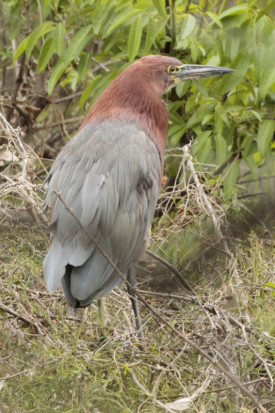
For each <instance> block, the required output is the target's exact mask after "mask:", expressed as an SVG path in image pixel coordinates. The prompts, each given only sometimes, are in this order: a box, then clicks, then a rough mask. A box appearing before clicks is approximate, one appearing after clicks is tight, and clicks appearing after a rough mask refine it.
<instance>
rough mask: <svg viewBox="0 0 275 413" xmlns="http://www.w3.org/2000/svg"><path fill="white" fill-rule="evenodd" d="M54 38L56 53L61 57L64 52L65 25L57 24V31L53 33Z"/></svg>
mask: <svg viewBox="0 0 275 413" xmlns="http://www.w3.org/2000/svg"><path fill="white" fill-rule="evenodd" d="M53 38H54V42H55V51H56V53H57V54H58V56H60V55H61V53H62V50H63V45H64V39H65V27H64V24H63V23H58V24H57V26H56V28H55V31H54V33H53Z"/></svg>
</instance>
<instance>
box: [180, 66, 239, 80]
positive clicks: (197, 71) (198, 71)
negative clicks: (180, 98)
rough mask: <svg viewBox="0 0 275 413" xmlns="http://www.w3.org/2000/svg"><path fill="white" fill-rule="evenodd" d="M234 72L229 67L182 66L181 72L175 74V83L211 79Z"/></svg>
mask: <svg viewBox="0 0 275 413" xmlns="http://www.w3.org/2000/svg"><path fill="white" fill-rule="evenodd" d="M231 72H234V70H232V69H228V68H227V67H219V66H202V65H182V66H181V68H180V70H179V72H177V73H175V74H173V78H174V80H175V83H179V82H182V81H183V80H188V79H200V78H201V77H211V76H219V75H226V74H227V73H231Z"/></svg>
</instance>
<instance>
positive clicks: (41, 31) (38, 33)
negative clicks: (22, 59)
mask: <svg viewBox="0 0 275 413" xmlns="http://www.w3.org/2000/svg"><path fill="white" fill-rule="evenodd" d="M53 29H54V27H53V22H45V23H42V24H41V25H40V26H38V27H37V28H36V29H35V30H34V31H33V32H32V34H31V35H30V36H29V41H28V44H27V48H26V55H27V58H29V57H30V55H31V52H32V50H33V48H34V46H35V45H36V43H37V42H38V40H39V39H40V38H41V37H42V36H44V35H45V34H47V33H49V32H50V31H52V30H53Z"/></svg>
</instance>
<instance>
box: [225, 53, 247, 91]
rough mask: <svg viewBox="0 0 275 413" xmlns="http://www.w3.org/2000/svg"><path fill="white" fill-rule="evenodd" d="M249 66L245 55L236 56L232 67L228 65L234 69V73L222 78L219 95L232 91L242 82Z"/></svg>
mask: <svg viewBox="0 0 275 413" xmlns="http://www.w3.org/2000/svg"><path fill="white" fill-rule="evenodd" d="M249 64H250V61H249V59H248V58H247V56H246V55H245V54H244V55H240V56H238V57H237V58H236V60H235V61H234V62H233V63H232V65H230V66H231V68H232V69H233V68H234V69H235V72H233V73H232V74H229V75H226V76H224V77H223V80H222V82H221V86H220V89H219V93H220V94H223V93H227V92H229V91H232V89H233V88H234V87H235V86H237V85H238V84H239V83H240V82H241V81H242V80H243V78H244V76H245V75H246V72H247V69H248V66H249Z"/></svg>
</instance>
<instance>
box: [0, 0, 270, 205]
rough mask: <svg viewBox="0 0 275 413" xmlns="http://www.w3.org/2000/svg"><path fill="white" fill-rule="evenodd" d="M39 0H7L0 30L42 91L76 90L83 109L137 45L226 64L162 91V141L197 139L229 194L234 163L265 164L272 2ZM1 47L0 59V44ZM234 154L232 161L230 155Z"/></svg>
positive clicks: (139, 49)
mask: <svg viewBox="0 0 275 413" xmlns="http://www.w3.org/2000/svg"><path fill="white" fill-rule="evenodd" d="M39 4H40V9H39V10H40V11H38V8H37V2H36V1H34V0H31V1H27V0H24V1H21V2H16V1H14V0H10V1H7V2H5V4H4V5H3V6H2V8H3V15H4V16H6V19H5V23H6V28H7V33H8V37H9V39H10V40H15V42H16V44H17V47H16V50H15V52H14V55H13V62H14V63H15V62H17V61H18V59H20V56H22V54H23V53H26V57H27V59H28V60H29V61H31V62H32V65H33V62H34V65H35V67H34V68H35V70H36V71H37V72H39V73H46V75H47V78H48V84H47V93H48V94H49V95H52V94H53V93H54V91H57V90H60V89H59V88H58V89H57V85H58V86H61V87H63V88H66V90H68V88H71V90H72V91H76V90H80V91H82V96H81V97H80V104H81V107H84V108H85V109H86V110H87V109H88V108H89V107H90V106H91V105H92V104H93V103H94V101H95V100H96V99H97V98H98V96H99V95H100V93H102V91H103V90H104V89H105V88H106V87H107V86H108V84H109V83H110V82H111V81H112V80H113V79H114V77H115V76H116V75H117V74H118V73H119V72H120V71H121V70H123V69H124V68H125V67H126V66H127V64H129V63H131V62H132V61H133V60H134V59H136V58H138V57H140V56H143V55H145V54H158V53H169V54H170V55H173V56H176V57H178V58H180V59H181V60H182V61H183V62H190V63H198V64H209V65H221V66H227V67H230V68H233V69H235V72H234V73H232V74H230V75H228V76H224V77H222V78H209V79H205V80H200V81H196V82H189V81H188V82H185V84H184V85H180V86H178V87H177V88H176V94H175V93H173V94H172V96H171V100H169V96H168V98H167V99H168V106H169V111H170V119H171V125H170V129H169V135H168V136H169V139H168V146H169V147H175V146H178V145H182V144H185V143H187V142H188V141H189V140H190V137H192V138H196V140H195V142H196V141H197V146H194V148H195V152H194V153H195V154H196V157H197V161H198V162H200V163H207V164H211V165H213V166H212V171H213V170H216V171H217V174H218V175H219V173H222V174H223V175H225V176H226V178H225V187H224V188H225V192H226V196H227V197H228V198H230V197H231V195H232V193H233V190H234V189H235V188H236V186H235V184H236V182H237V180H238V178H239V171H240V170H243V166H245V168H248V171H250V173H251V174H252V176H254V177H255V176H258V175H259V167H261V172H262V173H265V174H267V173H268V172H270V171H269V170H268V168H262V166H263V165H265V164H266V159H271V158H272V159H273V152H272V149H274V107H275V22H274V2H272V1H271V0H266V1H247V2H246V1H244V0H240V1H238V3H237V5H232V3H231V2H227V1H223V2H220V1H218V0H214V1H213V2H207V1H200V2H193V1H191V2H189V1H187V0H176V1H175V0H170V2H169V4H170V7H167V1H166V2H165V0H152V1H149V0H137V1H135V2H133V1H132V0H103V1H102V0H79V1H77V2H75V1H73V0H47V1H41V2H40V3H39ZM26 10H27V14H26ZM19 16H20V19H19ZM18 21H19V23H18ZM9 53H11V50H10V52H9ZM1 56H2V59H4V57H5V53H4V50H2V51H1ZM55 93H57V92H55ZM236 157H237V158H238V159H239V161H238V162H237V163H235V164H232V162H233V159H236ZM228 160H232V162H231V161H230V162H229V163H228ZM270 164H272V162H269V165H270ZM237 165H238V166H237ZM263 171H264V172H263ZM226 182H227V184H226Z"/></svg>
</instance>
